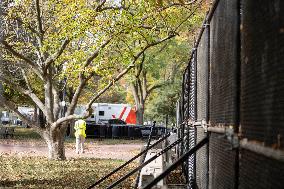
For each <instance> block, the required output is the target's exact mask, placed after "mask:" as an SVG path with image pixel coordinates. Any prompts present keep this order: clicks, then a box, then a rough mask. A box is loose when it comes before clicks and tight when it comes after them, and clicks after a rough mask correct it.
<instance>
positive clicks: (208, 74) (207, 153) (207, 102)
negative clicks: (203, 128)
mask: <svg viewBox="0 0 284 189" xmlns="http://www.w3.org/2000/svg"><path fill="white" fill-rule="evenodd" d="M206 30H207V95H206V123H209V121H210V84H211V82H210V48H211V47H210V22H208V20H207V22H206ZM207 137H208V138H209V137H210V133H209V132H207ZM209 145H210V143H209V142H208V144H207V146H206V189H208V188H209V175H210V173H209V166H210V165H209V160H210V157H209Z"/></svg>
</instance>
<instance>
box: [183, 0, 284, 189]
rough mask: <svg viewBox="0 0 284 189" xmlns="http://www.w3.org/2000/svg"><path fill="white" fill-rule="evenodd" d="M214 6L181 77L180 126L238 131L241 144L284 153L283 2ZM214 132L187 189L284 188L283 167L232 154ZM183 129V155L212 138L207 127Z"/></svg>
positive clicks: (192, 163)
mask: <svg viewBox="0 0 284 189" xmlns="http://www.w3.org/2000/svg"><path fill="white" fill-rule="evenodd" d="M216 2H217V3H216V4H214V3H213V5H214V6H215V5H216V7H215V8H216V9H214V11H213V13H212V14H211V15H210V14H209V15H210V16H209V17H210V19H209V20H207V22H205V23H206V26H203V27H206V28H205V30H204V31H203V33H202V35H201V38H199V39H200V40H199V41H198V42H199V43H198V44H197V46H195V47H194V48H195V49H196V51H195V52H194V55H193V57H192V59H191V60H190V63H189V66H188V67H187V69H186V72H185V74H184V80H183V94H184V95H183V102H182V108H183V111H184V112H183V116H184V117H183V121H186V123H187V121H188V120H191V121H193V122H195V123H196V121H200V120H207V121H209V122H208V123H209V125H210V127H215V128H216V127H220V126H221V127H222V128H224V127H225V128H228V126H233V128H234V131H235V132H240V134H241V135H240V136H241V138H240V139H242V138H243V137H244V138H248V139H249V140H254V141H259V142H261V143H263V144H264V145H266V146H268V147H271V148H272V149H273V148H274V149H278V150H283V148H284V140H283V136H284V127H283V124H282V123H283V122H284V100H283V97H284V85H283V83H284V63H282V64H280V62H283V60H284V29H283V28H284V1H280V0H271V1H265V2H263V1H260V0H256V1H254V0H247V1H242V9H240V7H241V5H240V1H239V0H231V1H227V0H219V1H216ZM256 7H257V10H256ZM240 13H241V15H240ZM241 16H242V25H240V22H239V21H240V17H241ZM208 24H209V25H210V27H207V26H208ZM240 29H241V30H240ZM240 36H241V41H240V40H239V37H240ZM241 46H242V48H241ZM208 47H210V49H208ZM240 49H242V51H241V52H240ZM240 54H241V55H242V57H240ZM209 62H210V64H209V65H210V66H209V67H208V63H209ZM240 68H241V69H240ZM208 78H209V81H208ZM208 92H209V94H208ZM208 116H209V117H208ZM239 116H240V117H239ZM239 123H241V124H240V125H241V126H242V127H241V129H240V130H239V128H238V126H239ZM196 129H197V130H196ZM213 130H214V129H211V132H210V137H209V144H208V145H207V146H203V147H202V148H201V149H199V150H198V151H197V153H196V156H194V155H193V156H191V157H190V158H189V159H188V161H187V170H186V172H187V175H188V180H189V188H194V187H197V188H208V187H209V188H218V189H219V188H283V186H284V179H283V178H284V173H283V171H280V170H283V169H284V163H283V162H279V161H277V160H273V159H271V158H268V157H265V156H262V155H259V154H257V153H255V152H251V151H247V150H240V149H237V150H234V149H232V143H230V142H231V141H229V140H228V138H227V136H226V135H225V133H224V134H217V133H214V132H213ZM215 130H216V129H215ZM186 131H191V132H189V140H188V141H184V143H183V146H182V151H183V152H184V151H185V150H188V149H191V148H192V147H193V146H194V145H196V142H198V141H200V140H201V139H202V138H203V137H205V136H207V133H205V132H204V129H203V128H202V127H197V128H195V127H193V126H192V125H186V124H185V125H183V128H182V130H181V133H183V134H184V133H185V132H186ZM216 131H217V130H216ZM218 132H220V130H218ZM256 143H257V142H256ZM208 159H209V161H210V162H208ZM208 165H209V166H208ZM208 169H209V172H208ZM208 173H209V176H208ZM195 181H196V183H194V182H195ZM195 184H196V186H195Z"/></svg>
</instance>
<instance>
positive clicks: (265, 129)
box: [241, 0, 284, 149]
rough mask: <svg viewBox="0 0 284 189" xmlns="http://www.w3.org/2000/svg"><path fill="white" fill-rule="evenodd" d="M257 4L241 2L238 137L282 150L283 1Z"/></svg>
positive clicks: (283, 146) (283, 110) (283, 105)
mask: <svg viewBox="0 0 284 189" xmlns="http://www.w3.org/2000/svg"><path fill="white" fill-rule="evenodd" d="M258 3H260V1H244V2H243V35H242V42H243V48H242V62H243V64H242V72H241V75H242V80H241V86H242V88H241V95H242V101H241V124H242V131H243V133H242V134H243V136H244V137H246V138H248V139H251V140H258V141H260V142H264V143H265V144H266V145H268V146H274V147H277V148H282V149H284V140H283V136H284V126H283V123H284V99H283V96H284V45H283V44H284V29H283V28H284V2H283V1H276V0H272V1H271V2H270V1H266V2H262V3H260V4H258ZM256 5H259V6H258V8H257V9H258V11H257V12H256V13H254V11H253V10H254V7H255V6H256ZM281 5H282V6H281ZM252 11H253V12H252ZM252 25H253V27H252ZM263 26H265V27H263ZM281 28H282V30H283V31H282V30H281ZM281 31H282V33H281ZM255 33H257V36H256V35H255ZM280 62H281V63H280ZM281 138H282V139H281Z"/></svg>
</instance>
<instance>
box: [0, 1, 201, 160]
mask: <svg viewBox="0 0 284 189" xmlns="http://www.w3.org/2000/svg"><path fill="white" fill-rule="evenodd" d="M1 3H2V5H1V8H2V10H1V11H2V14H1V22H2V26H3V27H1V31H0V32H1V40H0V44H1V46H0V47H1V48H0V53H1V59H2V61H1V65H0V66H1V67H0V68H1V73H0V80H1V81H2V83H3V85H4V88H5V91H6V94H5V95H1V96H0V101H1V105H4V106H5V107H6V108H8V109H10V110H12V111H14V112H16V113H17V114H18V115H19V117H20V118H21V119H22V120H23V121H25V122H27V123H28V124H29V125H31V126H32V127H34V128H36V129H37V131H38V132H39V133H40V134H41V135H42V137H43V138H44V139H45V140H46V141H47V143H48V144H49V148H50V152H51V153H50V156H51V157H52V158H64V157H65V156H64V150H62V145H63V139H62V138H63V137H62V136H63V133H64V131H65V129H66V123H67V121H70V120H73V119H79V118H86V117H88V116H90V114H91V113H92V108H91V105H92V104H93V103H94V102H95V101H96V100H97V99H98V97H100V96H101V95H102V94H103V93H105V92H106V91H107V90H108V89H109V88H110V87H111V86H113V85H114V84H115V82H117V81H118V80H119V79H120V78H122V77H123V76H124V75H125V74H126V73H128V72H129V70H131V69H132V68H134V67H135V65H136V64H137V62H139V61H141V59H142V58H143V54H145V52H146V51H147V50H148V49H150V48H152V47H154V46H157V45H159V44H161V43H163V42H165V41H168V40H170V39H172V38H174V37H175V36H177V35H178V34H179V32H180V29H181V28H182V27H183V24H184V23H186V22H187V21H188V18H190V17H191V16H192V15H194V12H195V11H196V10H197V9H198V8H199V7H200V2H197V1H192V2H189V3H185V2H182V1H181V2H171V1H167V2H165V3H161V1H157V2H156V1H124V0H122V1H106V0H101V1H85V0H76V1H75V0H48V1H41V0H15V1H1ZM66 88H68V89H69V91H70V99H69V101H70V103H69V104H68V107H67V112H66V113H65V114H62V113H61V112H62V106H64V104H63V103H61V102H62V101H65V99H63V98H62V95H61V94H62V91H63V90H64V89H66ZM88 88H89V89H90V88H92V91H94V95H92V96H90V97H89V99H85V100H86V101H87V102H88V103H87V110H86V112H85V114H84V115H83V116H82V115H76V114H74V110H75V107H76V105H77V104H78V102H79V100H80V99H81V98H82V97H86V96H85V95H83V94H86V90H87V89H88ZM9 91H12V92H10V95H8V93H9ZM15 96H24V97H25V98H27V99H29V102H30V103H31V104H34V105H36V106H37V107H38V108H39V109H40V110H41V111H42V112H43V114H44V117H45V118H46V120H45V122H44V124H39V123H38V121H37V120H30V119H29V118H28V117H26V116H25V115H23V114H21V113H20V112H19V111H18V110H17V108H16V107H17V101H16V100H15V99H17V98H12V97H15ZM18 99H19V98H18ZM62 115H63V116H62ZM56 148H57V149H56ZM54 149H55V150H54Z"/></svg>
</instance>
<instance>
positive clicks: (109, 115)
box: [78, 103, 136, 124]
mask: <svg viewBox="0 0 284 189" xmlns="http://www.w3.org/2000/svg"><path fill="white" fill-rule="evenodd" d="M78 108H79V109H81V111H82V107H78ZM92 108H93V115H92V116H91V117H89V118H87V121H92V122H95V123H97V124H100V123H107V122H108V120H110V119H120V120H123V121H124V122H126V123H127V124H136V113H135V110H134V109H133V108H132V107H131V105H129V104H109V103H94V104H93V105H92ZM83 109H84V108H83Z"/></svg>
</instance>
